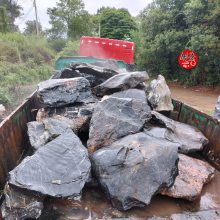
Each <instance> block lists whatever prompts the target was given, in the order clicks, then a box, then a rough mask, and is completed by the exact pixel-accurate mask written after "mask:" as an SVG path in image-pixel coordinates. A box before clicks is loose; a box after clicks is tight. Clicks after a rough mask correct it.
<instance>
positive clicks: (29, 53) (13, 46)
mask: <svg viewBox="0 0 220 220" xmlns="http://www.w3.org/2000/svg"><path fill="white" fill-rule="evenodd" d="M54 55H55V53H54V51H53V50H52V49H51V48H50V47H49V44H48V42H47V40H46V39H45V38H44V37H36V36H31V35H30V36H24V35H22V34H19V33H5V34H4V33H0V60H1V61H7V62H11V63H15V62H27V61H28V60H29V59H31V60H33V61H34V62H35V63H37V64H41V63H48V64H52V61H53V58H54Z"/></svg>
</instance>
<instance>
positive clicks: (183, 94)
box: [169, 83, 220, 115]
mask: <svg viewBox="0 0 220 220" xmlns="http://www.w3.org/2000/svg"><path fill="white" fill-rule="evenodd" d="M169 87H170V90H171V93H172V98H174V99H178V100H180V101H182V102H184V103H186V104H188V105H190V106H192V107H194V108H196V109H198V110H200V111H203V112H205V113H207V114H209V115H212V114H213V111H214V108H215V105H216V103H217V99H218V96H219V95H220V89H217V88H216V89H213V88H208V87H201V86H196V87H185V86H181V85H178V84H175V83H169Z"/></svg>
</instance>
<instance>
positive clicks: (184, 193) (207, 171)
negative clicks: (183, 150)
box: [162, 154, 215, 201]
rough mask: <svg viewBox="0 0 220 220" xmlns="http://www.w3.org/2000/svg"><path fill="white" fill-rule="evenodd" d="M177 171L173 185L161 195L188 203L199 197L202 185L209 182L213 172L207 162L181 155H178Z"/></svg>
mask: <svg viewBox="0 0 220 220" xmlns="http://www.w3.org/2000/svg"><path fill="white" fill-rule="evenodd" d="M178 170H179V174H178V176H177V177H176V180H175V182H174V185H173V186H172V187H171V188H169V189H167V190H165V191H163V192H162V194H163V195H167V196H170V197H173V198H181V199H186V200H189V201H194V200H196V199H197V198H198V197H199V196H200V195H201V192H202V188H203V185H204V184H206V183H208V182H209V181H211V179H212V178H213V177H214V171H215V169H214V168H213V167H212V166H211V165H209V164H208V163H207V162H204V161H201V160H198V159H195V158H191V157H188V156H185V155H183V154H179V163H178Z"/></svg>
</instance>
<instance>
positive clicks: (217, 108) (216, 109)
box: [213, 96, 220, 121]
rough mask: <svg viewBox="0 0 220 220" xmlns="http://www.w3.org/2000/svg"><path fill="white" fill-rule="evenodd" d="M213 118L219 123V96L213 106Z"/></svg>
mask: <svg viewBox="0 0 220 220" xmlns="http://www.w3.org/2000/svg"><path fill="white" fill-rule="evenodd" d="M213 117H214V118H215V119H217V120H218V121H220V96H219V97H218V101H217V104H216V106H215V111H214V114H213Z"/></svg>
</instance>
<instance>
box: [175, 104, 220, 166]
mask: <svg viewBox="0 0 220 220" xmlns="http://www.w3.org/2000/svg"><path fill="white" fill-rule="evenodd" d="M175 102H177V103H180V102H178V101H176V100H175ZM179 110H180V111H179V117H178V121H180V122H183V123H186V124H189V125H192V126H194V127H197V128H198V129H199V130H200V131H202V132H203V134H204V135H205V136H206V137H207V138H208V139H209V145H208V146H207V147H206V149H204V152H203V154H204V156H205V157H206V158H207V159H208V160H209V161H210V162H211V163H212V164H213V165H214V166H215V167H216V168H217V169H219V170H220V123H219V122H218V121H217V120H215V119H214V118H213V117H211V116H209V115H207V114H205V113H203V112H201V111H198V110H196V109H194V108H192V107H190V106H188V105H186V104H184V103H182V104H181V108H180V109H179Z"/></svg>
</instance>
